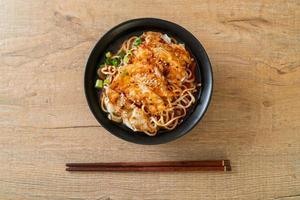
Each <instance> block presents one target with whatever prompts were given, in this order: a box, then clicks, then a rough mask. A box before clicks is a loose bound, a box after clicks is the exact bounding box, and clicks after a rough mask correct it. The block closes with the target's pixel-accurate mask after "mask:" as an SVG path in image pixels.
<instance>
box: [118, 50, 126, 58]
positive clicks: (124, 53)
mask: <svg viewBox="0 0 300 200" xmlns="http://www.w3.org/2000/svg"><path fill="white" fill-rule="evenodd" d="M125 55H126V52H125V51H124V50H122V51H121V52H120V53H118V56H120V57H121V58H124V56H125Z"/></svg>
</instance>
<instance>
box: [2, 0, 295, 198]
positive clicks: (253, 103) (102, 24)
mask: <svg viewBox="0 0 300 200" xmlns="http://www.w3.org/2000/svg"><path fill="white" fill-rule="evenodd" d="M299 10H300V2H299V1H296V0H295V1H271V0H266V1H261V2H254V1H244V2H239V1H234V0H232V1H203V2H196V1H191V0H189V1H178V0H173V1H155V0H154V1H146V0H133V1H48V0H40V1H38V0H27V1H21V0H4V1H1V2H0V60H1V64H0V66H1V68H0V70H1V71H0V72H1V79H0V81H1V84H0V112H1V115H0V116H1V120H0V132H1V134H0V149H1V151H0V163H1V164H0V199H22V200H27V199H28V200H29V199H30V200H31V199H39V200H40V199H49V200H56V199H64V200H65V199H70V200H71V199H72V200H75V199H76V200H79V199H88V200H89V199H98V200H100V199H101V200H115V199H138V200H139V199H228V200H232V199H245V200H249V199H262V200H265V199H277V200H278V199H280V200H295V199H300V12H299ZM138 17H157V18H163V19H167V20H170V21H173V22H175V23H178V24H180V25H182V26H184V27H185V28H186V29H188V30H189V31H191V32H192V33H193V34H194V35H195V36H196V37H197V38H198V39H199V40H200V41H201V42H202V44H203V45H204V47H205V48H206V50H207V52H208V55H209V57H210V59H211V62H212V65H213V71H214V94H213V99H212V102H211V105H210V107H209V110H208V112H207V114H206V116H205V117H204V119H203V121H202V122H201V123H199V124H198V125H197V127H196V128H195V129H193V130H192V131H191V133H190V134H188V135H186V136H185V137H183V138H181V139H179V140H177V141H174V142H171V143H168V144H164V145H158V146H142V145H135V144H131V143H128V142H125V141H122V140H120V139H118V138H116V137H114V136H112V135H111V134H109V133H108V132H107V131H106V130H104V129H103V128H101V127H100V126H99V124H98V123H97V121H96V120H95V119H94V117H93V116H92V114H91V112H90V111H89V108H88V106H87V102H86V99H85V96H84V92H83V73H84V67H85V63H86V60H87V57H88V55H89V52H90V51H91V49H92V48H93V46H94V44H95V43H96V41H97V40H98V39H99V37H101V35H103V34H104V33H105V32H106V31H107V30H109V29H110V28H111V27H113V26H115V25H117V24H118V23H120V22H122V21H125V20H128V19H132V18H138ZM223 158H227V159H230V160H231V161H232V169H233V171H232V172H230V173H218V172H216V173H212V172H211V173H206V172H204V173H201V172H200V173H68V172H66V171H65V169H64V164H65V163H66V162H93V161H98V162H101V161H102V162H112V161H159V160H201V159H223Z"/></svg>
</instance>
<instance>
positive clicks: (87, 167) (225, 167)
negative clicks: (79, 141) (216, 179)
mask: <svg viewBox="0 0 300 200" xmlns="http://www.w3.org/2000/svg"><path fill="white" fill-rule="evenodd" d="M66 166H67V168H66V170H67V171H110V172H175V171H231V166H230V161H229V160H206V161H162V162H114V163H67V164H66Z"/></svg>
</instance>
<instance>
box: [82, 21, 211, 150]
mask: <svg viewBox="0 0 300 200" xmlns="http://www.w3.org/2000/svg"><path fill="white" fill-rule="evenodd" d="M145 31H158V32H162V33H166V34H168V35H169V36H172V37H174V38H175V39H177V40H178V41H179V42H181V43H184V44H185V47H186V49H187V50H188V51H190V53H191V55H192V56H193V57H194V59H195V61H196V63H197V67H196V78H197V81H198V82H201V84H202V86H201V89H200V90H199V91H198V93H197V94H196V99H197V101H196V103H195V104H194V106H193V107H192V108H190V109H189V112H188V113H187V115H186V117H185V118H184V119H183V122H182V123H181V124H179V125H178V126H177V127H176V128H175V129H174V130H171V131H166V130H160V131H159V132H158V134H157V135H155V136H148V135H146V134H144V133H140V132H134V131H132V130H131V129H129V128H127V127H126V126H125V125H123V124H119V123H115V122H113V121H111V120H109V119H108V118H107V114H106V113H105V112H103V111H102V110H101V107H100V105H99V93H98V91H97V90H96V89H95V88H94V84H95V81H96V79H97V73H96V71H97V68H98V66H99V64H100V63H103V61H104V55H105V52H107V51H113V52H116V51H117V50H118V49H119V48H120V45H121V43H122V42H123V41H124V40H126V39H127V38H129V37H130V36H133V35H141V34H142V33H143V32H145ZM212 85H213V78H212V69H211V64H210V62H209V58H208V56H207V54H206V52H205V50H204V48H203V47H202V45H201V44H200V42H199V41H198V40H197V39H196V38H195V37H194V36H193V35H192V34H191V33H190V32H188V31H187V30H185V29H184V28H182V27H181V26H179V25H177V24H174V23H172V22H168V21H165V20H161V19H154V18H141V19H133V20H129V21H126V22H123V23H121V24H119V25H118V26H116V27H114V28H112V29H111V30H110V31H108V32H107V33H106V34H105V35H104V36H103V37H102V38H101V39H100V40H99V41H98V43H97V44H96V46H95V47H94V49H93V50H92V52H91V55H90V57H89V59H88V62H87V65H86V69H85V76H84V89H85V95H86V98H87V101H88V104H89V107H90V109H91V111H92V112H93V114H94V116H95V117H96V119H97V120H98V122H99V123H100V124H101V125H102V126H103V127H104V128H105V129H106V130H108V131H109V132H110V133H112V134H113V135H115V136H117V137H119V138H122V139H124V140H127V141H129V142H134V143H138V144H161V143H166V142H170V141H172V140H175V139H177V138H179V137H181V136H183V135H185V134H186V133H188V132H189V131H190V130H191V129H192V128H193V127H194V126H196V124H197V123H198V122H199V121H200V120H201V118H202V117H203V115H204V113H205V111H206V110H207V107H208V105H209V102H210V98H211V95H212Z"/></svg>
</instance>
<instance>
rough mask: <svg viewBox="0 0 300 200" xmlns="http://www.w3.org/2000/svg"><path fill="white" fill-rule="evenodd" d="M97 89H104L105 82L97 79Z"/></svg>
mask: <svg viewBox="0 0 300 200" xmlns="http://www.w3.org/2000/svg"><path fill="white" fill-rule="evenodd" d="M95 88H103V81H102V80H100V79H97V81H96V84H95Z"/></svg>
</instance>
